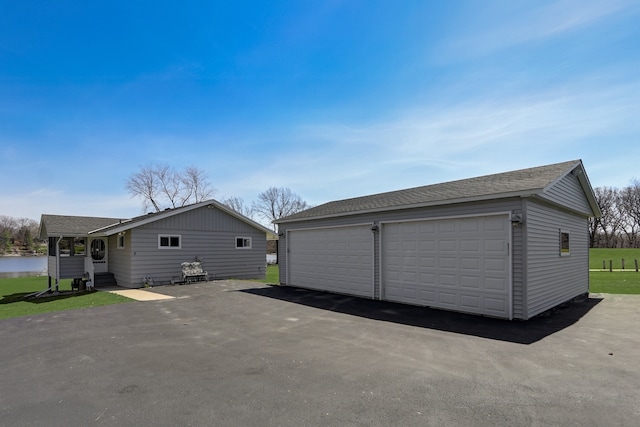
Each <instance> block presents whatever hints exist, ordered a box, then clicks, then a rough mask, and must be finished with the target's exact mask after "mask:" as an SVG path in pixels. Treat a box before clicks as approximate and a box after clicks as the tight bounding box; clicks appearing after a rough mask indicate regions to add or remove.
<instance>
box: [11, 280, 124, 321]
mask: <svg viewBox="0 0 640 427" xmlns="http://www.w3.org/2000/svg"><path fill="white" fill-rule="evenodd" d="M47 285H48V280H47V277H45V276H40V277H18V278H9V279H0V319H8V318H10V317H19V316H30V315H33V314H40V313H49V312H52V311H64V310H71V309H74V308H85V307H97V306H100V305H110V304H118V303H121V302H129V301H132V300H131V299H129V298H125V297H123V296H120V295H115V294H111V293H108V292H86V293H64V294H62V295H60V296H57V297H50V298H37V299H31V300H25V299H24V297H25V296H26V295H29V294H31V293H33V292H38V291H42V290H44V289H46V288H47ZM59 289H60V290H61V291H70V290H71V280H62V281H61V282H60V287H59Z"/></svg>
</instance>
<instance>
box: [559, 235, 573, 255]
mask: <svg viewBox="0 0 640 427" xmlns="http://www.w3.org/2000/svg"><path fill="white" fill-rule="evenodd" d="M570 253H571V251H570V245H569V233H568V232H566V231H562V230H560V256H567V255H569V254H570Z"/></svg>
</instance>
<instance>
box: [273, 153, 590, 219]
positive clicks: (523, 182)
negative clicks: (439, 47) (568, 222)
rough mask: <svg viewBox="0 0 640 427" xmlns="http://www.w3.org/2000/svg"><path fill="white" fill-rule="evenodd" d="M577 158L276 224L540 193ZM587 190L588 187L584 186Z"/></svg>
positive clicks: (378, 197) (319, 210) (339, 204)
mask: <svg viewBox="0 0 640 427" xmlns="http://www.w3.org/2000/svg"><path fill="white" fill-rule="evenodd" d="M581 165H582V162H581V161H580V160H572V161H568V162H562V163H556V164H551V165H546V166H538V167H533V168H528V169H520V170H515V171H510V172H503V173H497V174H492V175H485V176H480V177H475V178H467V179H462V180H457V181H450V182H444V183H440V184H432V185H426V186H422V187H415V188H408V189H404V190H397V191H391V192H386V193H380V194H373V195H370V196H363V197H356V198H352V199H345V200H338V201H333V202H329V203H325V204H322V205H319V206H316V207H314V208H311V209H307V210H305V211H302V212H299V213H297V214H294V215H290V216H288V217H285V218H281V219H280V220H278V221H275V222H276V223H285V222H290V221H291V222H294V221H303V220H307V219H319V218H329V217H336V216H343V215H356V214H361V213H369V212H378V211H385V210H397V209H410V208H416V207H427V206H437V205H443V204H453V203H463V202H471V201H482V200H490V199H497V198H506V197H518V196H519V197H527V196H533V195H537V194H542V193H543V192H544V191H545V189H546V188H548V187H549V186H550V185H552V184H553V183H555V182H557V181H558V180H559V179H561V178H563V177H564V176H566V175H567V174H568V173H571V171H573V170H574V169H576V167H577V166H581ZM588 187H589V188H588V189H589V190H590V186H588Z"/></svg>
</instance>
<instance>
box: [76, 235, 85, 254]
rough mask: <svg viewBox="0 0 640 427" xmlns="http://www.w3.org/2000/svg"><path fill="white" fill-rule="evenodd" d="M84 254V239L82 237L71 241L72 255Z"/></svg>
mask: <svg viewBox="0 0 640 427" xmlns="http://www.w3.org/2000/svg"><path fill="white" fill-rule="evenodd" d="M86 252H87V249H86V246H85V239H84V238H83V237H76V238H75V239H73V253H74V254H75V255H86Z"/></svg>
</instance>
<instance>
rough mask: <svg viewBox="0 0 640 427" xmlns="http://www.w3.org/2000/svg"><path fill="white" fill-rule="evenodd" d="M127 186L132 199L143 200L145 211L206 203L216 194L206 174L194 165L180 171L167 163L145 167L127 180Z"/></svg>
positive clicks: (158, 210) (157, 210)
mask: <svg viewBox="0 0 640 427" xmlns="http://www.w3.org/2000/svg"><path fill="white" fill-rule="evenodd" d="M126 187H127V190H128V191H129V194H131V196H132V197H140V198H141V199H142V207H143V209H145V210H146V209H147V208H150V207H152V208H153V209H154V210H155V211H156V212H160V211H161V210H162V209H163V208H164V207H170V208H178V207H181V206H185V205H187V204H190V203H198V202H202V201H204V200H207V198H209V197H211V196H212V194H213V192H214V190H213V188H212V187H211V184H210V183H209V182H208V181H207V175H206V173H205V172H204V171H202V170H200V169H198V168H196V167H195V166H190V167H188V168H186V169H185V170H184V171H182V172H177V171H176V170H175V169H173V168H172V167H171V166H169V165H167V164H152V165H148V166H145V167H143V168H141V169H140V171H139V172H137V173H135V174H133V175H131V176H130V177H129V178H127V182H126Z"/></svg>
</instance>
